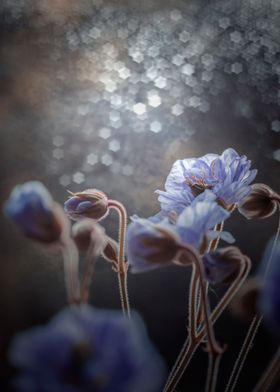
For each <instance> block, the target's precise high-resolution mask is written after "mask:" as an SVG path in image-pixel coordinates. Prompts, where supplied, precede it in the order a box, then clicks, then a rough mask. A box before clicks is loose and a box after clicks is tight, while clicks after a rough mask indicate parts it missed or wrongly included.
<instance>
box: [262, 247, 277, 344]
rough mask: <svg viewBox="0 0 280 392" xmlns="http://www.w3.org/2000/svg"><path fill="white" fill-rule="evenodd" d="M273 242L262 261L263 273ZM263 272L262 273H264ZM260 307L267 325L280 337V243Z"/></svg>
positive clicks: (265, 281) (272, 260)
mask: <svg viewBox="0 0 280 392" xmlns="http://www.w3.org/2000/svg"><path fill="white" fill-rule="evenodd" d="M272 244H273V241H272V240H271V241H270V243H269V244H268V246H267V248H266V251H265V253H264V256H263V260H262V269H263V271H264V270H265V269H266V268H267V267H266V265H267V262H268V260H269V259H270V257H271V256H270V255H271V250H272V247H273V245H272ZM263 271H261V272H263ZM259 307H260V310H261V312H262V313H263V315H264V318H265V319H266V321H267V323H268V324H270V326H271V327H272V328H273V329H274V331H275V332H276V333H277V334H278V335H279V336H280V243H279V242H278V243H277V244H276V247H275V249H274V252H273V257H272V259H271V262H270V267H269V268H268V270H267V274H266V277H265V279H264V282H263V290H262V291H261V296H260V301H259Z"/></svg>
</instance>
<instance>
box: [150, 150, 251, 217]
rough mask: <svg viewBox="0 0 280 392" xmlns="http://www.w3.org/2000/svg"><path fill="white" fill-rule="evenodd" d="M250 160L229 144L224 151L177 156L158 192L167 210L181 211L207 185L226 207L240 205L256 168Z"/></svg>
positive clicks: (247, 191)
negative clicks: (177, 158)
mask: <svg viewBox="0 0 280 392" xmlns="http://www.w3.org/2000/svg"><path fill="white" fill-rule="evenodd" d="M250 167H251V161H249V160H248V159H247V157H246V156H245V155H243V156H239V155H238V154H237V152H236V151H235V150H233V149H232V148H228V149H227V150H225V151H224V152H223V153H222V154H221V155H217V154H206V155H204V156H203V157H201V158H188V159H180V160H177V161H176V162H175V163H174V165H173V167H172V169H171V171H170V173H169V175H168V177H167V179H166V183H165V191H156V192H157V193H158V194H159V198H158V199H159V202H160V203H161V208H162V210H163V211H165V212H166V213H168V212H170V211H175V212H177V213H180V212H181V211H182V210H183V208H184V207H185V206H187V205H189V204H190V203H191V202H192V200H193V199H194V198H195V197H196V196H197V195H199V194H201V193H202V192H204V191H205V190H206V189H210V190H212V192H213V193H214V194H215V195H216V196H217V198H218V200H219V201H220V203H222V204H223V205H224V206H225V207H227V208H228V207H230V206H232V205H234V204H236V205H239V204H240V203H242V201H243V200H244V199H245V198H246V197H247V196H248V195H249V193H250V191H251V188H250V184H251V182H252V181H253V180H254V178H255V177H256V174H257V170H250Z"/></svg>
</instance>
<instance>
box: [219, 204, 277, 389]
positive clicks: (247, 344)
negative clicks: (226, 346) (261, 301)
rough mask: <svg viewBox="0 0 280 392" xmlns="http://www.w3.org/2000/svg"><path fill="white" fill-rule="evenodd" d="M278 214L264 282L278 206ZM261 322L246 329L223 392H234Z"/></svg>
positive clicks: (271, 253) (258, 321) (260, 317)
mask: <svg viewBox="0 0 280 392" xmlns="http://www.w3.org/2000/svg"><path fill="white" fill-rule="evenodd" d="M278 212H279V218H278V226H277V230H276V235H275V237H274V241H273V244H272V248H271V252H270V256H269V259H268V261H267V264H266V268H265V273H264V280H266V276H267V273H268V271H269V268H270V264H271V261H272V258H273V255H274V252H275V248H276V245H277V242H278V238H279V235H280V204H279V205H278ZM261 322H262V315H259V316H258V315H256V316H255V317H254V318H253V320H252V322H251V324H250V327H249V329H248V332H247V334H246V337H245V339H244V342H243V344H242V347H241V350H240V352H239V354H238V357H237V359H236V361H235V364H234V367H233V370H232V372H231V375H230V377H229V381H228V383H227V386H226V390H225V392H233V391H234V389H235V387H236V384H237V382H238V378H239V375H240V373H241V371H242V368H243V366H244V363H245V362H246V359H247V356H248V353H249V351H250V349H251V348H252V346H253V342H254V339H255V336H256V334H257V332H258V329H259V327H260V325H261Z"/></svg>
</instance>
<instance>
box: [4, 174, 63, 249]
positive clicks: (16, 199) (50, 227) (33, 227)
mask: <svg viewBox="0 0 280 392" xmlns="http://www.w3.org/2000/svg"><path fill="white" fill-rule="evenodd" d="M4 212H5V214H6V215H7V216H8V217H9V218H10V219H11V220H12V221H13V222H14V223H15V224H16V225H17V226H18V228H19V229H20V231H21V232H22V233H23V234H24V235H26V236H27V237H29V238H31V239H32V240H35V241H39V242H42V243H45V244H54V243H56V242H58V241H59V240H60V239H61V236H62V233H63V232H64V231H65V230H66V229H68V224H67V219H66V217H65V215H64V213H63V210H62V208H61V207H60V205H58V204H57V203H55V202H54V201H53V199H52V196H51V194H50V193H49V191H48V190H47V189H46V188H45V186H44V185H43V184H42V183H41V182H39V181H30V182H26V183H25V184H23V185H17V186H16V187H15V188H14V189H13V191H12V193H11V195H10V198H9V199H8V201H7V202H6V204H5V207H4Z"/></svg>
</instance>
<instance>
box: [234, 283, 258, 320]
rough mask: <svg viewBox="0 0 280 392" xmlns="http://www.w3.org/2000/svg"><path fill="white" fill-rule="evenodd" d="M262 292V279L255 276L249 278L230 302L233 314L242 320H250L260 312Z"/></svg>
mask: <svg viewBox="0 0 280 392" xmlns="http://www.w3.org/2000/svg"><path fill="white" fill-rule="evenodd" d="M260 292H261V283H260V280H259V279H257V278H255V277H253V278H250V279H248V280H247V281H246V282H245V283H244V285H243V286H242V287H241V289H240V290H239V292H238V293H237V295H236V296H235V297H234V299H233V300H232V302H231V304H230V310H231V312H232V313H233V315H234V316H236V317H238V318H239V319H241V320H244V321H250V320H251V319H252V318H253V317H254V316H255V315H256V314H257V313H258V312H257V311H258V309H257V303H258V298H259V295H260Z"/></svg>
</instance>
